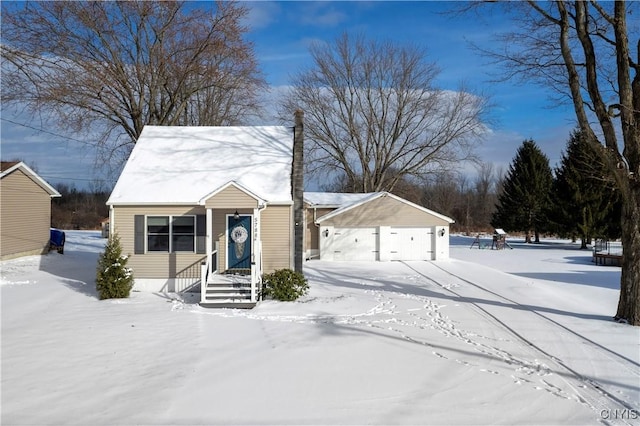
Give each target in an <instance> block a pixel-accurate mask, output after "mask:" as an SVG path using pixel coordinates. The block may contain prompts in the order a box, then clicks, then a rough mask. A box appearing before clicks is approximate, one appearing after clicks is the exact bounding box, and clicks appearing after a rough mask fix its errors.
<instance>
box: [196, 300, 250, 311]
mask: <svg viewBox="0 0 640 426" xmlns="http://www.w3.org/2000/svg"><path fill="white" fill-rule="evenodd" d="M256 305H257V303H256V302H247V301H237V302H232V301H225V300H218V301H209V300H207V301H206V302H200V306H202V307H203V308H231V309H252V308H255V307H256Z"/></svg>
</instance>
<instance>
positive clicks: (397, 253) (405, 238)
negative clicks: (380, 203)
mask: <svg viewBox="0 0 640 426" xmlns="http://www.w3.org/2000/svg"><path fill="white" fill-rule="evenodd" d="M432 242H433V228H391V260H432V259H433V248H432Z"/></svg>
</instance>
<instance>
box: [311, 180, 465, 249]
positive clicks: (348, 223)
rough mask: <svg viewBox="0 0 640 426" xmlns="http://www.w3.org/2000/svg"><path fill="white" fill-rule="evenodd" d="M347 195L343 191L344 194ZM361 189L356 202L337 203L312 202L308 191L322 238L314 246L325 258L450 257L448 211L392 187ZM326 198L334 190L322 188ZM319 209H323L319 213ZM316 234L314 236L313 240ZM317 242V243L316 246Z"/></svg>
mask: <svg viewBox="0 0 640 426" xmlns="http://www.w3.org/2000/svg"><path fill="white" fill-rule="evenodd" d="M341 195H342V196H344V194H341ZM353 195H355V194H353ZM364 195H365V196H363V194H358V197H354V198H353V200H354V201H353V202H348V201H347V202H346V204H343V205H341V206H339V207H338V206H336V207H337V208H336V207H334V209H333V210H331V211H329V212H328V213H327V210H329V207H330V206H329V205H328V204H325V205H321V204H313V202H311V201H312V200H313V199H314V196H313V193H310V194H309V196H307V194H305V200H307V211H308V214H307V218H310V217H311V216H312V215H311V214H310V213H309V211H310V210H311V209H314V208H315V209H316V211H315V212H314V213H316V214H314V215H313V216H314V223H313V225H315V226H307V228H308V229H310V230H311V231H313V230H314V228H315V230H316V232H317V233H318V236H317V239H315V238H313V239H312V246H311V247H309V248H310V251H312V252H313V251H317V257H319V258H320V259H321V260H346V261H358V260H368V261H371V260H378V261H390V260H438V259H446V258H448V257H449V225H450V224H451V223H453V222H454V221H453V220H452V219H451V218H448V217H446V216H444V215H441V214H439V213H436V212H434V211H431V210H429V209H426V208H424V207H422V206H419V205H417V204H414V203H411V202H410V201H407V200H405V199H403V198H400V197H398V196H396V195H393V194H390V193H387V192H376V193H371V194H364ZM323 197H324V200H327V199H329V198H330V194H323ZM317 212H322V213H324V214H323V215H321V216H319V217H318V215H317ZM313 240H315V241H313ZM313 243H316V244H317V250H314V249H316V247H313V246H314V245H316V244H313Z"/></svg>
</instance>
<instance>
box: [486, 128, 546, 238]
mask: <svg viewBox="0 0 640 426" xmlns="http://www.w3.org/2000/svg"><path fill="white" fill-rule="evenodd" d="M552 184H553V174H552V172H551V167H550V166H549V159H548V158H547V156H546V155H544V154H543V153H542V151H540V148H538V146H537V145H536V143H535V142H534V141H533V140H531V139H529V140H525V141H524V142H523V143H522V145H521V146H520V148H518V151H517V153H516V156H515V158H514V159H513V162H512V163H511V165H510V166H509V171H508V173H507V176H506V177H505V179H504V182H503V185H502V192H501V193H500V195H499V197H498V205H497V209H496V211H495V213H494V214H493V217H492V219H491V225H493V226H494V227H497V228H503V229H505V230H506V231H507V232H513V231H521V232H524V233H525V242H527V243H530V242H531V234H532V233H533V234H534V235H535V242H540V232H544V231H546V230H548V229H549V225H548V214H549V208H550V205H551V201H550V193H551V187H552Z"/></svg>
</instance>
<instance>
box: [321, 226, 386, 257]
mask: <svg viewBox="0 0 640 426" xmlns="http://www.w3.org/2000/svg"><path fill="white" fill-rule="evenodd" d="M328 249H329V250H331V251H333V258H334V259H335V260H378V230H377V228H335V229H334V231H333V241H332V242H331V245H330V247H329V248H328Z"/></svg>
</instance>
